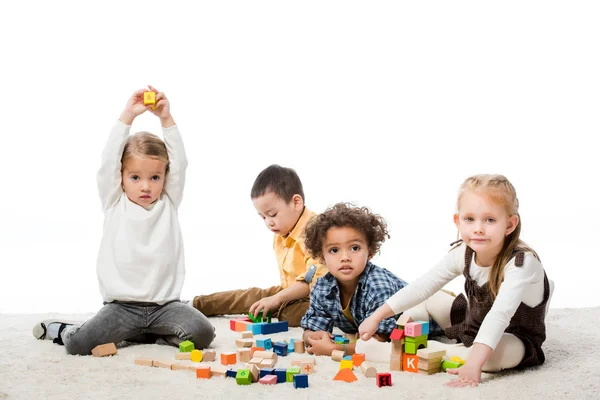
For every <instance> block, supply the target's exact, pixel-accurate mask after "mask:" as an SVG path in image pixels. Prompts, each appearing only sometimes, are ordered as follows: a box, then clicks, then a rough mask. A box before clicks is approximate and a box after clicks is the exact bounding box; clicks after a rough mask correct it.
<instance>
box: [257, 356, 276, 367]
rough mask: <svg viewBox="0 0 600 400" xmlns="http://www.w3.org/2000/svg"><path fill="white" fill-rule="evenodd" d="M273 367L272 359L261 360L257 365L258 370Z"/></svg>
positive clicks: (273, 361)
mask: <svg viewBox="0 0 600 400" xmlns="http://www.w3.org/2000/svg"><path fill="white" fill-rule="evenodd" d="M274 366H275V360H273V359H272V358H263V360H262V361H261V362H260V363H259V364H258V368H273V367H274Z"/></svg>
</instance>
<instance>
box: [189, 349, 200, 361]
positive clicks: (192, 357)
mask: <svg viewBox="0 0 600 400" xmlns="http://www.w3.org/2000/svg"><path fill="white" fill-rule="evenodd" d="M190 360H192V361H193V362H200V361H202V352H201V351H200V350H192V351H191V353H190Z"/></svg>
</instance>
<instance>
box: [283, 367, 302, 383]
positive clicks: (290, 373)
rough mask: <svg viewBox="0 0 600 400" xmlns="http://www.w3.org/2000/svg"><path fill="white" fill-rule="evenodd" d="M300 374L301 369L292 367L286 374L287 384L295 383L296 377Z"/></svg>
mask: <svg viewBox="0 0 600 400" xmlns="http://www.w3.org/2000/svg"><path fill="white" fill-rule="evenodd" d="M299 373H300V368H298V367H290V368H288V369H287V371H286V372H285V381H286V382H293V381H294V375H298V374H299Z"/></svg>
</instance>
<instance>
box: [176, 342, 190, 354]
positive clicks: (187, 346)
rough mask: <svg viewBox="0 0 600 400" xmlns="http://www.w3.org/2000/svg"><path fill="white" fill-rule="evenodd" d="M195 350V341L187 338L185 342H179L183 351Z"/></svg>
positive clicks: (180, 349)
mask: <svg viewBox="0 0 600 400" xmlns="http://www.w3.org/2000/svg"><path fill="white" fill-rule="evenodd" d="M192 350H194V342H191V341H189V340H186V341H184V342H181V343H179V351H181V352H182V353H189V352H190V351H192Z"/></svg>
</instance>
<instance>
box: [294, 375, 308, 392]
mask: <svg viewBox="0 0 600 400" xmlns="http://www.w3.org/2000/svg"><path fill="white" fill-rule="evenodd" d="M292 379H293V382H294V388H295V389H301V388H307V387H308V375H306V374H297V375H294V377H293V378H292Z"/></svg>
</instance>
